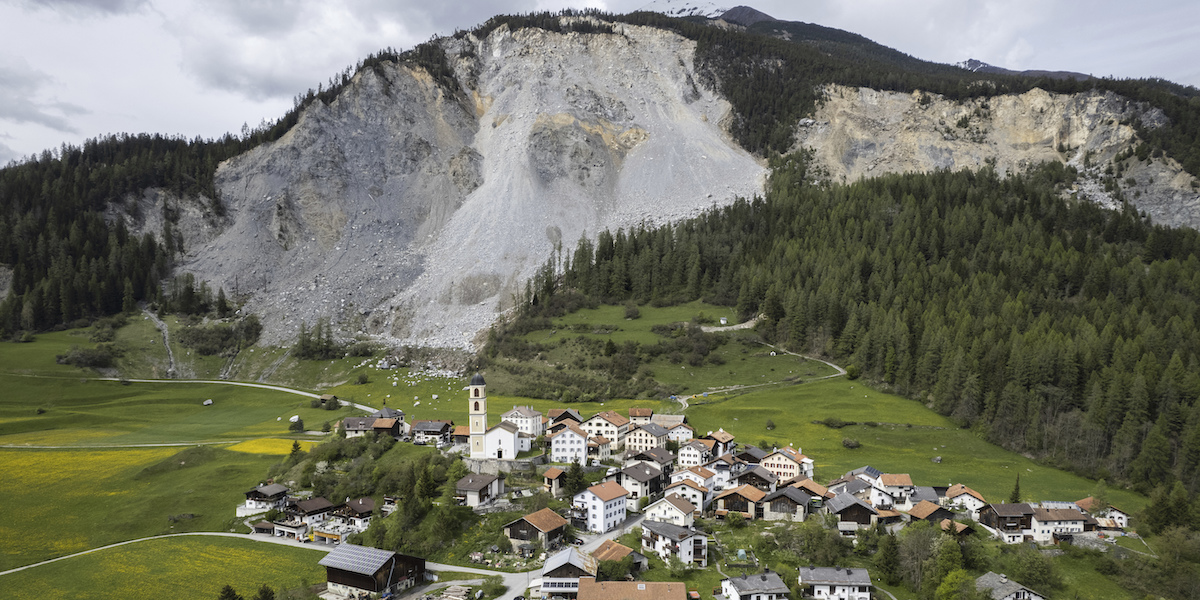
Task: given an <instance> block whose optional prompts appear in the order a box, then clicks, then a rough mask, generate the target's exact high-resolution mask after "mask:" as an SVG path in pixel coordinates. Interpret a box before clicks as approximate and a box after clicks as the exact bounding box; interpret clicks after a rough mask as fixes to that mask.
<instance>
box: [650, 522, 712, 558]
mask: <svg viewBox="0 0 1200 600" xmlns="http://www.w3.org/2000/svg"><path fill="white" fill-rule="evenodd" d="M642 549H643V550H646V551H650V552H653V553H655V554H657V555H658V557H659V558H661V559H663V561H669V560H670V557H671V556H675V557H676V558H678V559H679V560H680V561H682V562H683V564H690V565H693V566H696V567H701V568H703V567H707V566H708V536H706V535H704V533H703V532H699V531H696V528H695V527H680V526H679V525H673V524H671V523H662V522H659V521H642Z"/></svg>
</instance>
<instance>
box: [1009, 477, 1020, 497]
mask: <svg viewBox="0 0 1200 600" xmlns="http://www.w3.org/2000/svg"><path fill="white" fill-rule="evenodd" d="M1020 502H1021V474H1020V473H1017V482H1016V483H1014V484H1013V489H1012V493H1011V494H1009V495H1008V503H1009V504H1019V503H1020Z"/></svg>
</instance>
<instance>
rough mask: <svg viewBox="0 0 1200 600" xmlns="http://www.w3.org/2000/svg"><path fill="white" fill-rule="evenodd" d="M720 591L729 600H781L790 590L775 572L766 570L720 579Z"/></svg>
mask: <svg viewBox="0 0 1200 600" xmlns="http://www.w3.org/2000/svg"><path fill="white" fill-rule="evenodd" d="M721 593H722V594H723V595H724V596H725V597H726V598H728V599H729V600H782V599H783V598H787V597H788V595H790V594H791V590H790V589H788V586H787V584H786V583H784V582H783V579H782V578H780V577H779V575H778V574H777V573H772V572H771V571H767V572H766V573H759V574H757V575H747V574H745V573H743V574H742V576H741V577H730V578H729V579H722V580H721Z"/></svg>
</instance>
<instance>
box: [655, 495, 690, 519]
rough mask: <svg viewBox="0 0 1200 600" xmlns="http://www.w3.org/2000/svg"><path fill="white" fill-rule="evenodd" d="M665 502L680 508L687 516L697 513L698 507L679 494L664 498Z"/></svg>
mask: <svg viewBox="0 0 1200 600" xmlns="http://www.w3.org/2000/svg"><path fill="white" fill-rule="evenodd" d="M663 500H666V501H667V502H668V503H669V504H670V505H671V506H674V507H675V508H678V509H679V510H680V512H682V513H683V514H685V515H686V514H688V513H693V512H696V506H695V505H694V504H692V503H691V502H689V501H688V500H687V499H686V498H684V497H683V496H680V495H679V494H671V495H670V496H667V497H666V498H663Z"/></svg>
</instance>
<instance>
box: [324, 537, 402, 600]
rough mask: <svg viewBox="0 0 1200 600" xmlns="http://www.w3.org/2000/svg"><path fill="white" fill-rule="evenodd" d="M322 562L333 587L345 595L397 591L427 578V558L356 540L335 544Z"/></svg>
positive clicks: (331, 588) (335, 591)
mask: <svg viewBox="0 0 1200 600" xmlns="http://www.w3.org/2000/svg"><path fill="white" fill-rule="evenodd" d="M318 564H320V565H321V566H323V567H325V575H326V579H327V580H328V582H329V591H331V592H334V593H335V594H338V595H341V596H354V595H357V594H361V593H363V592H367V593H371V594H385V593H395V592H398V591H400V590H403V589H407V588H410V587H413V586H415V585H417V584H419V583H421V582H422V581H424V580H425V559H423V558H417V557H415V556H407V555H404V554H397V553H395V552H391V551H388V550H380V549H379V548H368V547H366V546H355V545H354V544H342V545H340V546H338V547H337V548H334V549H333V552H330V553H329V554H328V555H327V556H325V558H322V559H321V561H320V562H319V563H318Z"/></svg>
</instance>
